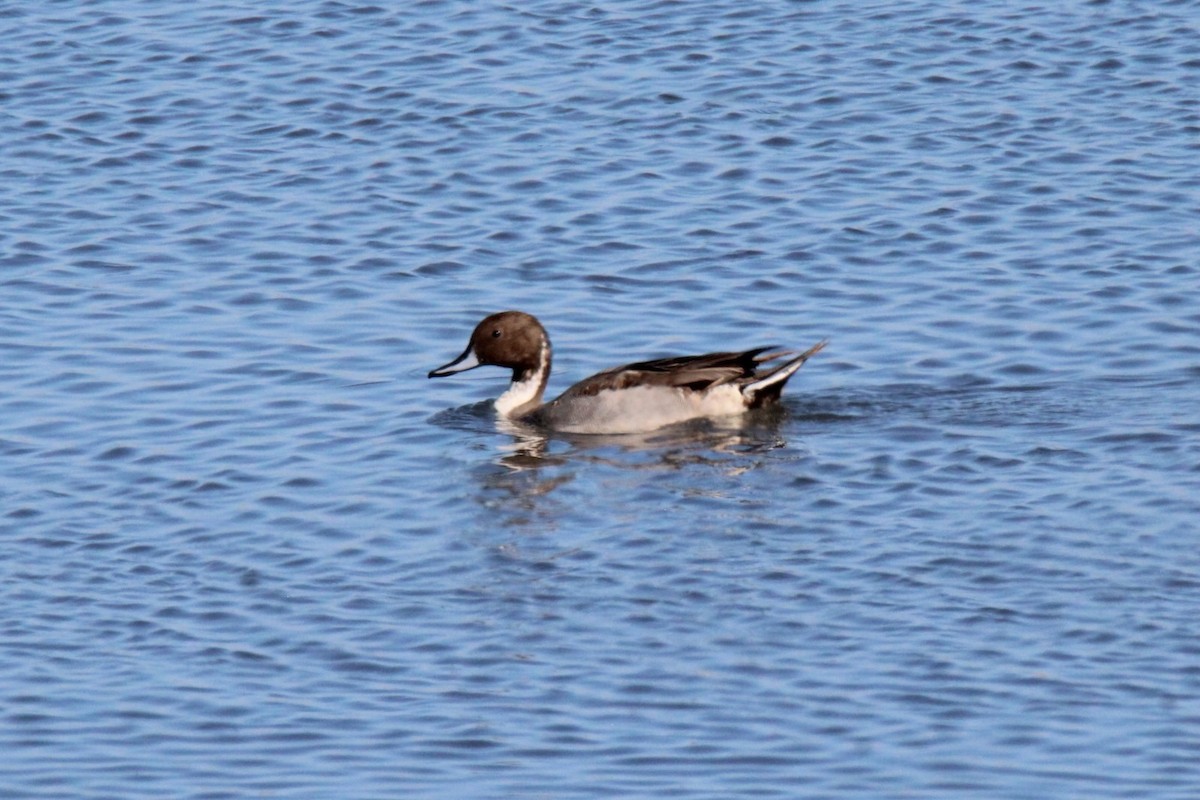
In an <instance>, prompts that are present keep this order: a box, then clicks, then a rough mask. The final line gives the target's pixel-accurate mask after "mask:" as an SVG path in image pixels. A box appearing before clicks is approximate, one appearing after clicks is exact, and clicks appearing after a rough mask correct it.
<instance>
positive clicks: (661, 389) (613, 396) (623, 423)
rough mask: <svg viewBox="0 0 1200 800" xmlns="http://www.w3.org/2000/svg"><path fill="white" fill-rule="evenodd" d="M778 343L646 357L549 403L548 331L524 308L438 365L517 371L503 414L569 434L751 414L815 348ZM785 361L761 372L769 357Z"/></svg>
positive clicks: (500, 408)
mask: <svg viewBox="0 0 1200 800" xmlns="http://www.w3.org/2000/svg"><path fill="white" fill-rule="evenodd" d="M825 344H826V343H825V342H819V343H818V344H816V345H814V346H813V347H811V348H809V349H808V350H807V351H805V352H803V353H800V354H797V353H794V352H791V351H775V352H768V351H771V350H774V348H772V347H758V348H755V349H752V350H743V351H740V352H729V353H708V354H706V355H698V356H680V357H675V358H662V359H656V360H653V361H641V362H637V363H633V364H626V365H624V366H620V367H614V368H612V369H608V370H605V371H603V372H598V373H596V374H595V375H592V376H591V377H589V378H585V379H583V380H582V381H580V382H579V383H576V384H575V385H574V386H572V387H570V388H569V389H567V390H566V391H565V392H563V393H562V394H561V395H559V396H558V397H557V398H555V399H554V400H552V401H550V402H549V403H545V404H543V403H542V395H543V394H544V393H545V390H546V383H547V381H548V380H549V377H550V361H551V349H550V338H549V336H547V335H546V330H545V328H543V327H542V324H541V323H540V322H538V320H537V319H536V318H535V317H533V316H531V315H529V314H526V313H524V312H522V311H502V312H500V313H498V314H492V315H491V316H488V317H485V318H484V319H483V320H482V321H481V322H480V323H479V324H478V325H476V326H475V330H474V332H473V333H472V334H471V340H470V342H469V344H468V345H467V349H466V350H464V351H463V353H462V355H460V356H459V357H458V358H456V359H454V360H453V361H451V362H450V363H449V364H446V365H445V366H442V367H439V368H437V369H435V370H432V371H431V372H430V373H429V377H430V378H440V377H444V376H446V375H452V374H455V373H458V372H465V371H466V370H469V369H474V368H476V367H480V366H484V365H489V364H490V365H495V366H500V367H507V368H510V369H511V370H512V383H511V384H510V385H509V388H508V391H506V392H505V393H504V394H502V395H501V396H500V397H499V398H498V399H497V400H496V404H495V405H496V411H497V412H498V413H499V414H500V415H501V416H502V417H505V418H508V419H510V420H513V421H515V422H521V423H525V424H530V425H536V426H539V427H544V428H549V429H551V430H556V431H562V432H564V433H603V434H614V433H644V432H646V431H652V430H655V429H656V428H661V427H664V426H666V425H673V424H675V423H678V422H685V421H687V420H690V419H697V418H701V417H725V416H731V415H737V414H742V413H745V412H746V411H748V410H750V409H753V408H760V407H763V406H767V405H771V404H773V403H776V402H778V401H779V396H780V394H781V392H782V391H783V387H784V384H786V383H787V380H788V378H790V377H791V376H792V375H793V374H794V373H795V372H796V370H798V369H800V367H801V366H803V365H804V362H805V361H807V360H808V359H809V358H810V357H811V356H812V355H814V354H815V353H817V352H819V351H820V350H821V349H822V348H824V347H825ZM784 357H788V358H787V360H785V361H782V363H778V364H777V365H775V366H773V367H770V368H767V369H766V370H765V371H761V372H760V367H761V366H762V365H764V364H766V363H768V362H772V361H779V360H781V359H783V358H784Z"/></svg>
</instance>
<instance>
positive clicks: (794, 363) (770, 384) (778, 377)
mask: <svg viewBox="0 0 1200 800" xmlns="http://www.w3.org/2000/svg"><path fill="white" fill-rule="evenodd" d="M827 344H829V340H828V339H824V340H822V341H820V342H817V343H816V344H815V345H813V346H812V347H810V348H808V349H807V350H805V351H804V352H803V353H801V354H800V355H798V356H796V357H795V358H793V359H791V360H790V361H787V362H786V363H784V364H782V365H780V366H779V367H778V368H776V369H773V370H771V371H770V372H768V373H767V374H766V375H763V376H762V377H760V378H759V379H758V380H756V381H754V382H753V383H748V384H746V385H745V386H743V387H742V394H743V395H745V397H746V400H747V402H748V403H749V405H750V406H751V407H757V406H759V405H762V404H763V403H764V402H767V401H769V400H774V399H776V398H778V397H779V395H780V393H781V392H783V386H784V384H786V383H787V381H788V378H790V377H792V375H794V374H795V372H796V370H798V369H800V368H801V367H803V366H804V362H805V361H808V359H810V358H812V357H813V356H814V355H816V354H817V353H819V352H821V351H822V350H824V349H825V345H827ZM794 352H795V351H787V350H785V351H782V352H779V353H771V354H770V355H771V356H773V357H775V358H778V357H780V356H784V355H792V354H793V353H794ZM760 360H763V361H765V360H767V359H766V358H762V359H760Z"/></svg>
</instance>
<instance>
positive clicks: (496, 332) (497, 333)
mask: <svg viewBox="0 0 1200 800" xmlns="http://www.w3.org/2000/svg"><path fill="white" fill-rule="evenodd" d="M492 338H493V339H499V338H500V329H499V328H497V329H496V330H494V331H492Z"/></svg>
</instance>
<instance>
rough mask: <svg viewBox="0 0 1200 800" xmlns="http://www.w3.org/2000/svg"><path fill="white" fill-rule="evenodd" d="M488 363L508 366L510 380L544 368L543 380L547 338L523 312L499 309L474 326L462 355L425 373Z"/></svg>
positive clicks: (547, 357)
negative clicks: (511, 375) (499, 310)
mask: <svg viewBox="0 0 1200 800" xmlns="http://www.w3.org/2000/svg"><path fill="white" fill-rule="evenodd" d="M485 364H491V365H494V366H497V367H508V368H509V369H511V370H512V371H513V381H514V382H518V381H524V380H526V379H528V378H529V377H530V376H532V375H533V374H535V373H536V372H537V371H538V370H539V369H544V373H546V374H543V375H542V376H541V377H542V382H543V383H544V381H545V378H546V377H547V375H548V373H549V371H550V339H549V337H547V336H546V329H545V328H543V327H542V324H541V323H540V322H538V321H537V318H536V317H534V316H532V315H530V314H526V313H525V312H523V311H501V312H500V313H498V314H492V315H491V316H489V317H485V318H484V320H483V321H482V322H480V323H479V324H478V325H476V326H475V331H474V332H473V333H472V334H471V341H470V342H469V343H468V344H467V349H466V350H464V351H463V353H462V355H460V356H459V357H458V358H456V359H454V360H453V361H451V362H450V363H449V364H446V365H445V366H441V367H438V368H437V369H435V370H432V371H431V372H430V373H429V377H431V378H442V377H445V376H446V375H453V374H454V373H456V372H465V371H467V370H469V369H474V368H475V367H482V366H484V365H485Z"/></svg>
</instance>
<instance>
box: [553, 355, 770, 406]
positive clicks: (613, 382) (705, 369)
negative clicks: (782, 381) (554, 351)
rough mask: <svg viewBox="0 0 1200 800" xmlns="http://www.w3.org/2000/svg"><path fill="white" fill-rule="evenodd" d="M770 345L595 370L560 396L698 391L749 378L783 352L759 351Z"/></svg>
mask: <svg viewBox="0 0 1200 800" xmlns="http://www.w3.org/2000/svg"><path fill="white" fill-rule="evenodd" d="M770 349H772V348H771V347H758V348H755V349H753V350H745V351H743V352H740V353H707V354H705V355H702V356H675V357H673V358H659V359H656V360H654V361H639V362H637V363H635V364H626V365H625V366H623V367H613V368H612V369H607V370H605V371H604V372H598V373H596V374H595V375H593V376H592V377H590V378H584V379H583V380H582V381H580V382H579V383H577V384H575V385H574V386H572V387H571V388H570V389H567V391H566V392H564V393H563V396H564V397H565V396H567V395H573V396H580V395H594V394H597V393H599V392H602V391H605V390H609V389H628V388H629V387H631V386H680V387H686V388H688V389H693V390H695V391H701V390H703V389H707V388H709V387H711V386H718V385H720V384H722V383H729V382H730V381H734V380H738V379H739V378H751V377H753V376H754V372H755V369H756V368H757V367H758V365H759V364H760V363H762V362H763V361H769V360H771V359H773V358H778V357H779V356H780V355H783V353H770V354H768V355H767V356H762V355H760V354H761V353H763V352H765V351H767V350H770Z"/></svg>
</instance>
